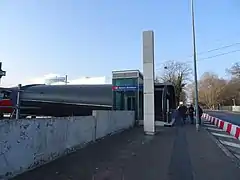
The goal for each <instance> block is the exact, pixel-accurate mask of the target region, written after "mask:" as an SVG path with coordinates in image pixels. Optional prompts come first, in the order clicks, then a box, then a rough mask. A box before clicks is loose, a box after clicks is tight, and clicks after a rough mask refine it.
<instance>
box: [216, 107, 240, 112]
mask: <svg viewBox="0 0 240 180" xmlns="http://www.w3.org/2000/svg"><path fill="white" fill-rule="evenodd" d="M220 110H226V111H235V112H240V106H221V107H220Z"/></svg>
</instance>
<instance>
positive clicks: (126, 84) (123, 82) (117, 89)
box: [112, 70, 143, 120]
mask: <svg viewBox="0 0 240 180" xmlns="http://www.w3.org/2000/svg"><path fill="white" fill-rule="evenodd" d="M112 85H113V87H112V90H113V110H130V111H135V117H136V120H142V119H143V75H142V73H141V72H140V71H139V70H127V71H113V72H112Z"/></svg>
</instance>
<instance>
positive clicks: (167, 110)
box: [112, 70, 176, 123]
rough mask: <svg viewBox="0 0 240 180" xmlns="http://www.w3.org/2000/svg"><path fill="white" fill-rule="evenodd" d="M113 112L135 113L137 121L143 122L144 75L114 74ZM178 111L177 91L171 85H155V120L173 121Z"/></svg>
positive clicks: (128, 72) (137, 71)
mask: <svg viewBox="0 0 240 180" xmlns="http://www.w3.org/2000/svg"><path fill="white" fill-rule="evenodd" d="M112 85H113V86H112V93H113V94H112V97H113V98H112V100H113V102H112V107H113V110H126V111H135V118H136V120H137V121H138V120H143V109H144V108H143V101H144V95H143V75H142V73H141V72H140V71H139V70H128V71H113V72H112ZM174 109H176V98H175V89H174V86H173V85H172V84H171V83H155V84H154V112H155V113H154V117H155V118H154V119H155V121H163V122H167V123H168V122H169V121H171V113H172V112H173V110H174Z"/></svg>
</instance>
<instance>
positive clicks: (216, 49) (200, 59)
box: [156, 42, 240, 70]
mask: <svg viewBox="0 0 240 180" xmlns="http://www.w3.org/2000/svg"><path fill="white" fill-rule="evenodd" d="M237 45H240V42H236V43H232V44H230V45H225V46H221V47H218V48H214V49H210V50H207V51H203V52H200V53H197V55H202V54H206V53H210V52H214V51H218V50H221V49H226V48H229V47H233V46H237ZM239 51H240V49H237V50H233V51H229V52H225V53H220V54H216V55H213V56H209V57H205V58H199V59H197V61H202V60H207V59H212V58H215V57H219V56H224V55H228V54H232V53H236V52H239ZM190 57H193V55H191V56H188V57H187V58H190ZM166 61H167V60H166ZM166 61H165V62H166ZM165 62H163V63H158V64H157V65H160V64H161V65H163V64H164V63H165ZM182 62H184V63H192V62H193V61H192V60H187V61H182ZM158 69H161V68H156V70H158Z"/></svg>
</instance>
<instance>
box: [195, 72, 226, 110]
mask: <svg viewBox="0 0 240 180" xmlns="http://www.w3.org/2000/svg"><path fill="white" fill-rule="evenodd" d="M226 87H227V82H226V80H224V79H220V78H219V77H218V76H217V75H216V74H214V73H210V72H206V73H204V74H203V76H202V77H201V79H200V81H199V101H200V102H201V103H203V104H205V105H206V106H207V107H208V108H213V109H214V108H216V106H217V105H218V104H221V103H222V102H223V101H224V95H225V92H226Z"/></svg>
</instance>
